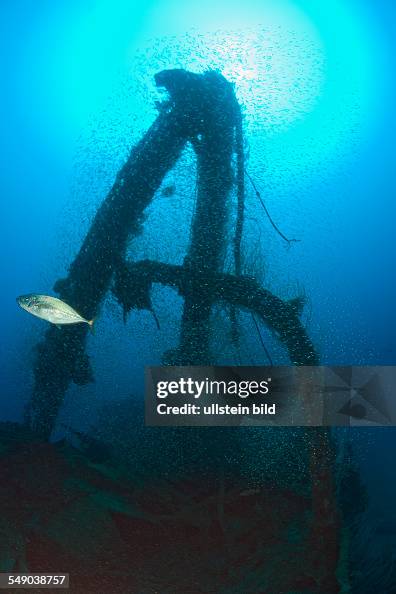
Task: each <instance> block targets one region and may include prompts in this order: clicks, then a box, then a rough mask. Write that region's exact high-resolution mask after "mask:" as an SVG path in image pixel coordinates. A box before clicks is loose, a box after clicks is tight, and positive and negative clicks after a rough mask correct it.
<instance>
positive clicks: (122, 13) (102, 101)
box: [0, 0, 396, 515]
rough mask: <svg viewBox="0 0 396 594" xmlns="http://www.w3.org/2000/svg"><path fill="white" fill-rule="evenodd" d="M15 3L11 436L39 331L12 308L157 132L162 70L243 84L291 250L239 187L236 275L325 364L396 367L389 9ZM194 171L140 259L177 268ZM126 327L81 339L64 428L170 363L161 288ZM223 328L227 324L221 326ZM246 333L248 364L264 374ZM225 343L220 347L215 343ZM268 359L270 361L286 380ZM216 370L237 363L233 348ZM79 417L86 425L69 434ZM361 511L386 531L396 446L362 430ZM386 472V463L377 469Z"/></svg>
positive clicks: (108, 321)
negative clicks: (277, 305)
mask: <svg viewBox="0 0 396 594" xmlns="http://www.w3.org/2000/svg"><path fill="white" fill-rule="evenodd" d="M198 4H199V6H195V5H194V7H190V6H189V4H188V3H182V2H181V1H180V0H172V1H166V0H158V1H152V2H149V1H148V2H139V3H131V2H126V1H123V0H113V1H112V2H110V1H108V0H102V1H100V0H97V1H87V2H84V3H82V2H78V1H77V0H69V1H67V2H66V1H65V0H59V1H58V2H50V1H48V0H47V1H45V0H42V1H41V2H39V3H37V2H34V1H28V0H21V1H18V2H14V1H8V2H7V1H4V2H3V3H2V19H1V24H0V26H1V36H0V40H1V41H0V42H1V44H2V50H3V51H2V55H3V63H2V83H3V84H2V93H1V96H0V101H1V103H2V110H1V113H2V129H3V133H2V135H1V143H2V144H1V147H0V151H1V162H2V167H1V172H2V184H1V187H2V200H1V225H2V229H1V236H0V237H1V242H2V245H1V251H2V254H3V266H2V278H3V286H2V291H1V316H2V326H1V327H2V342H1V349H2V350H1V369H2V373H1V399H2V409H1V417H2V419H3V420H20V419H21V418H22V413H23V407H24V405H25V403H26V401H27V399H28V398H29V394H30V388H31V383H32V362H33V356H34V354H33V347H34V345H35V344H36V343H37V342H38V341H39V339H40V337H41V336H42V335H43V332H44V329H45V324H44V323H43V322H41V321H40V320H37V319H34V318H32V317H29V316H28V315H27V314H26V313H25V312H22V311H21V310H19V309H18V308H17V306H16V303H15V297H16V296H17V295H19V294H22V293H26V292H43V293H47V292H51V291H52V286H53V284H54V282H55V280H56V279H57V278H59V277H62V275H64V274H65V272H66V271H67V268H68V266H69V264H70V262H71V261H72V258H73V256H74V255H75V254H76V252H77V250H78V248H79V246H80V244H81V241H82V239H83V237H84V234H85V232H86V231H87V229H88V228H89V222H90V220H91V219H92V216H93V215H94V213H95V210H96V208H97V206H98V205H99V204H100V202H101V200H102V199H103V198H104V197H105V195H106V192H107V191H108V189H109V188H110V186H111V183H112V180H113V179H114V176H115V174H116V173H117V170H118V168H119V167H120V165H121V164H122V163H123V160H124V159H125V158H126V156H127V154H128V150H129V148H130V146H131V144H132V143H133V142H134V141H135V140H137V139H138V138H139V136H140V135H141V134H142V132H144V130H145V129H147V127H148V126H149V124H150V123H151V121H153V119H154V117H155V109H154V101H155V100H157V99H158V93H157V91H156V90H155V88H154V85H153V75H154V74H155V72H156V71H158V70H161V69H162V68H168V67H170V68H171V67H184V68H188V69H191V70H193V71H196V72H202V71H204V70H205V69H207V68H217V69H220V70H221V71H222V72H223V73H224V75H225V76H227V78H229V80H231V81H233V82H235V84H236V92H237V95H238V98H239V99H240V102H241V103H242V105H243V109H244V126H245V132H246V139H247V142H248V144H249V146H250V155H249V161H248V165H247V166H248V169H249V171H250V173H251V175H252V176H253V178H254V179H255V180H256V182H257V184H258V185H259V187H260V190H261V192H262V195H263V196H264V197H265V200H266V204H267V206H268V208H269V210H270V212H271V214H272V216H273V218H274V219H275V220H276V222H277V223H278V224H279V226H280V228H281V229H282V231H283V232H284V233H285V234H286V235H288V236H289V237H295V238H298V239H300V240H301V241H300V242H299V243H296V244H293V245H292V247H291V248H290V249H287V246H286V245H285V244H284V242H282V240H281V238H280V237H279V236H278V235H277V234H276V233H274V231H273V229H272V227H271V226H270V224H269V221H268V219H267V218H266V217H265V215H264V213H263V211H262V209H261V207H260V205H259V204H258V202H257V201H256V200H255V197H254V193H253V192H252V190H251V188H248V192H247V197H246V201H247V202H246V208H247V215H248V216H247V224H246V229H245V235H244V242H243V249H244V253H245V260H246V270H247V271H250V272H254V273H256V274H257V275H259V278H260V280H261V281H262V282H263V284H264V285H266V286H268V287H269V288H271V290H272V291H273V292H275V293H276V294H278V295H279V296H281V297H284V298H288V297H293V296H295V295H297V294H301V293H302V292H303V293H304V294H305V295H306V297H307V307H306V309H305V313H304V316H305V318H304V319H305V322H306V324H307V326H308V329H309V332H310V335H311V336H312V339H313V341H314V343H315V344H316V346H317V348H318V350H319V352H320V355H321V360H322V362H323V363H325V364H345V365H348V364H356V365H371V364H384V365H392V364H395V363H396V352H395V348H396V346H395V344H396V343H395V339H394V332H395V328H396V319H395V310H394V303H395V297H396V291H395V283H394V281H393V276H394V273H393V270H394V266H395V250H394V220H395V212H396V207H395V202H394V195H395V191H394V171H395V169H396V163H395V151H394V139H395V123H394V105H395V101H394V99H395V97H394V94H395V93H394V91H395V79H394V67H393V62H392V56H393V55H394V52H395V50H396V47H395V44H396V41H395V39H394V35H393V31H394V25H395V10H396V9H395V8H394V5H393V3H392V2H391V1H386V0H379V1H378V2H372V1H368V0H355V1H353V2H348V3H346V2H342V1H341V0H333V1H332V2H331V3H318V2H313V1H309V0H299V1H297V0H296V1H295V2H292V1H283V2H275V0H274V1H272V2H271V1H262V2H258V1H257V2H254V1H253V0H246V1H245V2H243V3H241V2H234V3H232V2H231V3H230V2H225V1H224V2H218V3H216V7H213V6H212V4H213V3H211V2H209V1H203V2H200V3H198ZM191 165H192V154H191V151H190V152H189V151H186V153H185V154H184V155H183V158H182V161H181V163H180V164H179V165H178V166H177V168H176V171H175V172H174V173H173V174H170V175H169V180H170V181H171V182H172V183H174V184H175V186H176V191H175V195H174V196H171V197H166V196H163V195H161V194H160V193H158V196H157V197H156V198H155V200H154V202H153V205H152V206H151V207H150V209H149V211H148V217H147V221H146V227H145V232H144V234H143V236H142V237H141V238H139V239H138V240H135V241H133V242H132V243H131V246H130V249H129V253H130V256H131V257H133V258H136V259H138V258H141V257H152V258H158V259H161V260H164V261H168V262H181V260H182V258H183V255H184V251H185V249H186V246H187V243H186V238H187V237H188V230H189V221H190V217H191V212H192V208H193V201H194V179H193V176H192V173H191V171H192V170H191ZM153 303H154V307H155V308H156V311H157V315H158V317H159V319H160V321H161V331H160V332H158V331H157V330H156V327H155V323H154V321H153V319H152V317H151V315H150V314H149V313H148V312H142V313H133V314H132V315H131V316H130V318H129V320H128V323H127V325H126V327H124V325H123V322H122V315H121V312H120V310H119V308H118V306H117V305H116V304H115V303H114V301H112V300H111V299H110V298H109V299H108V300H106V303H105V305H104V308H103V315H102V316H101V317H100V318H99V320H98V323H97V335H96V336H95V337H90V339H89V345H88V350H89V353H90V354H91V356H92V360H93V366H94V369H95V376H96V383H95V384H94V385H90V386H84V387H76V386H73V387H72V388H71V389H70V390H69V393H68V395H67V399H66V402H65V406H64V410H63V411H62V412H61V416H62V418H63V420H65V421H67V422H68V423H71V424H72V425H74V426H77V427H78V426H80V427H81V426H82V428H84V429H86V428H88V427H89V426H90V425H91V424H94V423H95V419H96V416H97V413H98V410H99V409H100V407H101V406H102V405H103V404H106V403H108V402H109V401H112V400H119V399H126V398H130V399H131V400H133V401H134V402H136V401H139V400H141V399H142V393H143V372H142V371H143V367H144V365H145V364H148V363H159V362H160V360H161V355H162V353H163V352H164V351H165V350H166V349H168V348H170V347H172V346H175V342H176V339H175V332H176V331H177V323H178V318H179V315H180V311H181V300H180V299H179V298H177V297H175V295H174V294H173V293H172V292H171V291H168V290H165V289H156V292H155V294H154V299H153ZM216 323H217V324H218V325H219V328H220V329H221V328H224V324H225V321H224V320H223V319H222V318H221V317H220V316H219V318H218V320H217V322H216ZM243 323H244V324H245V325H246V328H245V335H244V337H243V340H244V341H245V342H244V362H246V363H252V364H260V363H266V360H265V356H264V354H263V352H262V350H261V348H260V346H259V342H258V340H257V337H255V336H254V333H253V331H252V330H251V328H250V327H248V320H247V319H245V318H243ZM220 334H221V332H220ZM267 340H268V341H269V345H270V347H271V349H272V355H273V359H274V360H275V361H277V362H279V363H287V359H286V358H285V354H284V353H283V352H282V350H281V349H280V348H279V346H278V345H276V343H273V342H271V338H270V337H269V336H268V337H267ZM215 346H216V348H217V351H218V356H219V360H221V359H222V358H223V359H224V360H227V361H234V362H235V353H233V352H232V350H229V347H228V346H227V344H223V343H221V344H220V343H219V344H218V345H215ZM82 417H84V421H81V418H82ZM353 439H354V441H355V442H356V443H357V444H358V445H357V452H358V455H359V456H360V465H361V471H362V473H363V476H364V482H365V483H366V484H367V485H368V488H369V492H370V495H371V504H372V506H373V507H374V508H378V506H381V508H382V510H385V511H383V513H384V514H385V515H389V514H394V513H395V512H394V509H393V501H394V500H395V496H396V477H395V471H394V465H393V466H392V460H393V458H392V453H393V452H394V450H395V447H396V438H395V433H394V431H393V430H378V431H377V430H376V429H372V430H367V429H365V430H363V431H361V432H358V431H356V432H355V434H354V436H353ZM379 461H380V463H378V462H379Z"/></svg>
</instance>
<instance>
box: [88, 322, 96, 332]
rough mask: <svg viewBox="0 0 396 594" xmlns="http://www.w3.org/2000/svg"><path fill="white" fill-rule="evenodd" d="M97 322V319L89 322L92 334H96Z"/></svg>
mask: <svg viewBox="0 0 396 594" xmlns="http://www.w3.org/2000/svg"><path fill="white" fill-rule="evenodd" d="M95 322H96V318H92V320H88V326H89V329H90V330H91V332H92V334H95Z"/></svg>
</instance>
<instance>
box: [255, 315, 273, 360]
mask: <svg viewBox="0 0 396 594" xmlns="http://www.w3.org/2000/svg"><path fill="white" fill-rule="evenodd" d="M251 316H252V320H253V322H254V325H255V326H256V330H257V334H258V336H259V339H260V342H261V346H262V347H263V350H264V352H265V354H266V356H267V359H268V361H269V363H270V365H273V362H272V358H271V355H270V354H269V351H268V349H267V347H266V346H265V344H264V340H263V336H262V334H261V331H260V327H259V325H258V323H257V320H256V317H255V315H254V314H253V313H252V314H251Z"/></svg>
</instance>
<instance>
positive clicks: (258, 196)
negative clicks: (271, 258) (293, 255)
mask: <svg viewBox="0 0 396 594" xmlns="http://www.w3.org/2000/svg"><path fill="white" fill-rule="evenodd" d="M245 173H246V175H247V177H248V178H249V181H250V183H251V184H252V186H253V189H254V191H255V193H256V196H257V198H258V199H259V201H260V204H261V206H262V207H263V209H264V211H265V214H266V215H267V217H268V220H269V222H270V223H271V225H272V226H273V228H274V229H275V231H276V232H277V233H278V235H280V236H281V237H282V239H284V240H285V241H286V242H287V243H288V244H289V245H290V244H291V243H293V242H297V241H301V239H289V238H288V237H286V235H283V233H282V231H281V230H280V229H279V227H277V225H276V224H275V223H274V221H273V219H272V217H271V215H270V213H269V212H268V209H267V207H266V206H265V203H264V200H263V199H262V197H261V194H260V192H259V191H258V189H257V187H256V184H255V183H254V181H253V180H252V177H251V175H250V173H249V172H248V171H245Z"/></svg>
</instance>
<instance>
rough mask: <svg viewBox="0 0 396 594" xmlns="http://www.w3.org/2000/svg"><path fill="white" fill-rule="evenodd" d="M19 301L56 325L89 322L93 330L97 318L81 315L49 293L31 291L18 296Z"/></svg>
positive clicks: (32, 312) (22, 305)
mask: <svg viewBox="0 0 396 594" xmlns="http://www.w3.org/2000/svg"><path fill="white" fill-rule="evenodd" d="M17 303H18V304H19V305H20V306H21V307H22V309H25V310H26V311H28V312H29V313H31V314H32V315H33V316H37V317H38V318H41V319H42V320H47V322H51V324H55V325H56V326H59V327H60V326H64V325H66V324H88V326H89V327H90V329H91V331H92V332H93V326H94V321H95V320H87V319H86V318H83V317H82V316H80V314H79V313H77V312H76V310H75V309H73V308H72V307H71V306H70V305H68V304H67V303H65V302H64V301H62V300H61V299H58V298H57V297H51V296H49V295H37V294H36V293H31V294H29V295H21V297H17Z"/></svg>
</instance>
